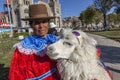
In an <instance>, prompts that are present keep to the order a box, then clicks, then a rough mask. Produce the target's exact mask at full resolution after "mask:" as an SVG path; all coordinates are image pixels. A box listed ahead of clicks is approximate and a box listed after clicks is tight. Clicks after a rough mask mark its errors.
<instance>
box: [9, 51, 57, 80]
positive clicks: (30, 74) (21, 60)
mask: <svg viewBox="0 0 120 80" xmlns="http://www.w3.org/2000/svg"><path fill="white" fill-rule="evenodd" d="M53 68H56V62H55V61H53V60H50V59H49V57H48V56H47V55H45V56H43V57H41V56H38V55H35V54H30V55H26V54H23V53H20V52H19V51H18V49H16V50H15V52H14V54H13V58H12V61H11V65H10V71H9V80H26V79H28V78H34V77H38V76H41V75H43V74H44V73H46V72H48V71H49V70H51V69H53ZM58 79H59V78H58V73H57V71H55V72H54V73H53V74H51V75H49V76H47V77H46V78H44V79H43V80H58Z"/></svg>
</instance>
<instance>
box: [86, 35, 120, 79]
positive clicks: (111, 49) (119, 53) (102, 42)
mask: <svg viewBox="0 0 120 80" xmlns="http://www.w3.org/2000/svg"><path fill="white" fill-rule="evenodd" d="M88 35H90V36H92V37H93V38H95V39H96V40H97V42H98V45H97V47H99V48H100V49H101V52H102V59H103V61H104V62H105V64H106V65H107V66H108V68H109V70H110V72H111V74H112V76H113V79H114V80H120V42H116V41H114V40H111V39H107V38H105V37H102V36H98V35H93V34H88Z"/></svg>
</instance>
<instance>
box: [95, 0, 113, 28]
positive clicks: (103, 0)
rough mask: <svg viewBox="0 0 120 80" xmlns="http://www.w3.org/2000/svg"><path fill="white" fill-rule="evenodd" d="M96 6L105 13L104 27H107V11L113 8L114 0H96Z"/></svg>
mask: <svg viewBox="0 0 120 80" xmlns="http://www.w3.org/2000/svg"><path fill="white" fill-rule="evenodd" d="M94 5H95V7H96V8H97V9H98V10H99V11H101V12H102V13H103V20H104V24H103V27H104V29H106V28H107V23H106V15H107V12H108V11H109V10H110V9H111V8H112V0H94Z"/></svg>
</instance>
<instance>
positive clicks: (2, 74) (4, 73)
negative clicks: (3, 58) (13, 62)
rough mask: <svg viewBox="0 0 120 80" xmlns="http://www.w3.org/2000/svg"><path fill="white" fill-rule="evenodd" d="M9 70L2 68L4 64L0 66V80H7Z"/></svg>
mask: <svg viewBox="0 0 120 80" xmlns="http://www.w3.org/2000/svg"><path fill="white" fill-rule="evenodd" d="M8 72H9V68H8V67H4V64H0V80H8Z"/></svg>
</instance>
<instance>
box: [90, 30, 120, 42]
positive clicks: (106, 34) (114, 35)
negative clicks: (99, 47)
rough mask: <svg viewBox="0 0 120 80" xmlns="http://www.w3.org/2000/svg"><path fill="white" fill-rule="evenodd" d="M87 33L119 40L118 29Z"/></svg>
mask: <svg viewBox="0 0 120 80" xmlns="http://www.w3.org/2000/svg"><path fill="white" fill-rule="evenodd" d="M89 33H91V34H96V35H100V36H104V37H107V38H110V39H114V40H117V41H120V30H114V31H100V32H89Z"/></svg>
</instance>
